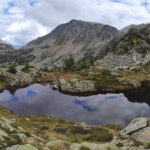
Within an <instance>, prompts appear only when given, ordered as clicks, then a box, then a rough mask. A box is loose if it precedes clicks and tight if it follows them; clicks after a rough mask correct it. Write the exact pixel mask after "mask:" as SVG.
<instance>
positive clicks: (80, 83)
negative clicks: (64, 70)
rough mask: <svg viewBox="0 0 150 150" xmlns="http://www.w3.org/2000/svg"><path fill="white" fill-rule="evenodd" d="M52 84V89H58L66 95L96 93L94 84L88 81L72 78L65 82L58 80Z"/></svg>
mask: <svg viewBox="0 0 150 150" xmlns="http://www.w3.org/2000/svg"><path fill="white" fill-rule="evenodd" d="M52 84H53V88H54V89H59V90H60V91H62V92H66V93H74V94H75V93H77V94H80V93H81V94H83V93H88V92H96V88H95V85H94V83H92V82H91V81H89V80H80V79H77V78H72V79H70V80H68V81H66V80H64V79H59V80H57V81H55V82H53V83H52Z"/></svg>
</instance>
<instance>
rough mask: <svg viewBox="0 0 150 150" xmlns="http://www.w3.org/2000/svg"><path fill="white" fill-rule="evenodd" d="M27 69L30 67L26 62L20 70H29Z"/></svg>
mask: <svg viewBox="0 0 150 150" xmlns="http://www.w3.org/2000/svg"><path fill="white" fill-rule="evenodd" d="M29 69H30V66H29V64H26V65H25V66H24V67H23V68H22V71H23V72H29Z"/></svg>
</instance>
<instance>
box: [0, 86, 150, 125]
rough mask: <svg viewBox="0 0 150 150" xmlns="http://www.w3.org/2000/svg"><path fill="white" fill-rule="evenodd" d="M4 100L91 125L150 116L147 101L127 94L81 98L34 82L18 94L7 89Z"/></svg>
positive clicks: (32, 111) (31, 111)
mask: <svg viewBox="0 0 150 150" xmlns="http://www.w3.org/2000/svg"><path fill="white" fill-rule="evenodd" d="M2 100H3V101H2ZM4 100H5V105H6V106H8V107H9V108H11V109H13V110H14V111H16V112H18V113H23V114H46V115H51V116H56V117H63V118H65V119H71V120H74V121H84V122H87V123H90V124H111V123H112V124H114V123H117V124H125V123H128V121H130V120H132V119H133V118H135V117H140V116H150V107H149V106H148V105H147V104H144V103H142V104H140V103H131V102H129V101H128V100H127V99H126V98H125V97H124V95H123V94H106V95H101V94H99V95H93V96H88V97H77V96H69V95H64V94H61V93H59V92H58V91H53V90H51V89H50V86H49V85H45V86H44V85H39V84H33V85H32V86H29V87H27V88H24V89H19V90H17V91H16V92H15V94H14V95H12V94H11V93H10V92H9V91H4V92H3V93H1V94H0V103H2V102H4Z"/></svg>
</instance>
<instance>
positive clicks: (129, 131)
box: [113, 118, 150, 147]
mask: <svg viewBox="0 0 150 150" xmlns="http://www.w3.org/2000/svg"><path fill="white" fill-rule="evenodd" d="M113 142H115V143H119V144H120V143H121V145H123V146H129V147H130V146H133V145H134V146H135V145H136V146H143V145H144V146H145V145H149V144H150V118H137V119H134V120H133V121H131V123H129V125H128V126H127V127H126V128H124V129H123V130H122V131H120V133H119V135H118V136H117V137H114V140H113Z"/></svg>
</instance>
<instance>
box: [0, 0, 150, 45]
mask: <svg viewBox="0 0 150 150" xmlns="http://www.w3.org/2000/svg"><path fill="white" fill-rule="evenodd" d="M12 1H14V2H15V5H14V6H13V7H10V6H8V2H12ZM148 4H149V5H148ZM4 8H7V10H6V13H8V14H4V12H3V10H4ZM8 8H9V9H8ZM7 11H8V12H7ZM0 12H1V13H0V18H1V20H0V37H3V39H6V40H7V42H8V41H10V42H11V43H14V44H24V43H27V42H28V41H30V40H32V39H34V38H36V37H38V36H42V35H44V34H47V33H48V32H50V31H51V30H52V29H53V28H55V27H56V26H57V25H59V24H61V23H65V22H68V21H69V20H71V19H81V20H85V21H95V22H100V23H104V24H109V25H112V26H115V27H117V28H119V29H120V28H123V27H125V26H127V25H129V24H140V23H148V22H150V1H149V0H132V1H131V0H92V1H91V0H76V1H71V0H55V1H54V0H37V3H36V4H35V5H34V6H31V5H30V4H29V0H3V1H0ZM2 12H3V13H2ZM8 37H9V38H8Z"/></svg>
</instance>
